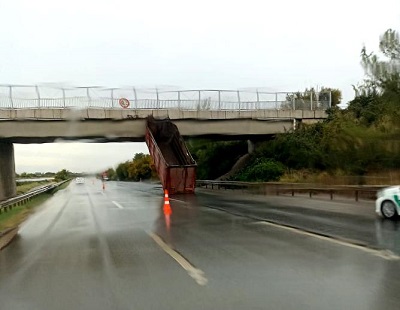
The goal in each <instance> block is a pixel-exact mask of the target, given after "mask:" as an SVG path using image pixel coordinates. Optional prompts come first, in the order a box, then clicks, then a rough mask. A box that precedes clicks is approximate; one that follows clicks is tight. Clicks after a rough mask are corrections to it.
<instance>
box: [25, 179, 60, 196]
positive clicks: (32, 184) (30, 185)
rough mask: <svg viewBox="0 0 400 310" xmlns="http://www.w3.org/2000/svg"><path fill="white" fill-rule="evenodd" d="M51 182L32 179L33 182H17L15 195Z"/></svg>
mask: <svg viewBox="0 0 400 310" xmlns="http://www.w3.org/2000/svg"><path fill="white" fill-rule="evenodd" d="M50 183H52V182H49V181H33V182H23V183H17V195H21V194H25V193H27V192H29V191H30V190H32V189H34V188H35V187H39V186H42V185H46V184H50Z"/></svg>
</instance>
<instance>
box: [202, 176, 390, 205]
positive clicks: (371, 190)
mask: <svg viewBox="0 0 400 310" xmlns="http://www.w3.org/2000/svg"><path fill="white" fill-rule="evenodd" d="M196 186H198V187H205V188H211V189H223V190H228V189H233V190H245V191H247V192H248V193H251V194H260V195H277V196H279V195H290V196H295V194H302V195H307V196H309V197H310V198H312V197H313V196H316V195H319V194H325V195H329V197H330V199H331V200H333V198H334V196H335V195H336V196H341V197H353V198H354V199H355V201H358V200H360V199H366V200H371V199H375V198H376V193H377V191H379V190H380V189H382V188H385V187H387V186H389V185H385V186H383V185H373V186H368V185H336V186H316V185H315V184H304V183H302V184H301V183H300V184H299V183H279V182H238V181H214V180H197V181H196Z"/></svg>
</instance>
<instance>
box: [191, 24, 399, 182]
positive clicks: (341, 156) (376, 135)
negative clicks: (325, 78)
mask: <svg viewBox="0 0 400 310" xmlns="http://www.w3.org/2000/svg"><path fill="white" fill-rule="evenodd" d="M379 50H380V53H381V55H382V56H380V57H379V56H378V54H376V53H374V52H367V49H366V47H364V48H363V49H362V50H361V64H362V67H363V69H364V72H365V79H364V80H363V81H362V82H361V83H360V84H359V85H357V86H353V87H354V90H355V97H354V99H353V100H351V101H350V102H349V103H348V107H347V108H346V109H340V108H338V106H337V105H338V104H339V103H340V100H341V92H340V90H337V89H332V88H326V89H329V90H330V91H332V107H331V108H330V109H329V110H328V111H327V114H328V118H327V119H326V120H325V121H324V122H321V123H317V124H313V125H302V126H301V127H300V128H298V129H297V130H290V131H287V132H285V133H283V134H278V135H276V136H275V137H274V139H271V140H269V141H261V142H258V143H257V147H256V151H255V152H254V153H253V154H251V155H250V156H249V159H248V161H247V165H246V166H245V167H244V168H243V169H242V170H241V171H239V172H238V173H236V174H235V175H234V176H232V177H231V179H233V180H242V181H274V180H279V179H280V177H281V176H282V175H283V174H284V173H285V172H287V171H291V170H301V169H306V170H309V171H326V172H328V173H332V174H334V173H337V172H340V173H343V174H351V175H365V174H367V173H369V172H373V171H382V170H388V169H396V168H399V167H400V139H399V134H400V123H399V114H400V39H399V33H398V32H396V31H394V30H392V29H389V30H387V31H386V32H385V33H384V34H383V35H382V36H381V37H380V44H379ZM307 94H309V92H308V91H307V90H306V91H305V92H304V93H298V94H296V96H297V98H301V96H307ZM305 99H306V98H305ZM189 147H190V148H191V151H192V152H193V157H194V158H195V159H196V160H197V162H198V165H199V167H198V176H199V178H204V179H213V178H216V177H218V176H220V175H222V174H223V173H225V172H226V170H229V168H228V167H229V166H230V167H231V164H232V162H234V161H235V160H237V159H238V158H240V156H242V155H243V154H244V153H245V150H244V149H243V147H244V146H243V142H218V143H216V142H212V143H211V142H210V141H208V142H205V141H202V142H192V143H191V144H190V143H189Z"/></svg>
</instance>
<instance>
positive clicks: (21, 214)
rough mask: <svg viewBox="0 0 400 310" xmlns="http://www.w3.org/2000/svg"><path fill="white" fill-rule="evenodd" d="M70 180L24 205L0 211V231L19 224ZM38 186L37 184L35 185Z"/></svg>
mask: <svg viewBox="0 0 400 310" xmlns="http://www.w3.org/2000/svg"><path fill="white" fill-rule="evenodd" d="M69 183H70V181H68V182H65V183H64V184H62V185H61V186H59V187H58V188H56V189H54V190H53V191H52V192H51V193H43V194H40V195H39V196H36V197H34V198H32V199H31V200H30V201H29V202H27V203H26V204H24V205H21V206H18V207H14V208H12V210H9V211H8V212H4V211H2V213H0V231H4V230H5V229H7V228H12V227H16V226H18V225H20V224H21V223H22V222H23V221H25V220H26V218H27V217H28V216H29V215H30V214H31V213H33V211H34V209H35V208H36V207H38V206H40V205H41V204H43V203H44V202H45V201H46V200H47V199H49V198H50V197H52V196H53V194H54V193H55V192H57V191H59V190H62V189H64V188H66V187H67V186H68V185H69ZM41 185H43V184H41ZM36 186H38V185H36Z"/></svg>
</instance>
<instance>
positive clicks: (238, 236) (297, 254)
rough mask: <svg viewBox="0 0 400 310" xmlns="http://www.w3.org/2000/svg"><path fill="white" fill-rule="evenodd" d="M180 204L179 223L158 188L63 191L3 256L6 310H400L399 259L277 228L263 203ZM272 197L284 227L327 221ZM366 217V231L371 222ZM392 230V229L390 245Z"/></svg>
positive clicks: (0, 288) (212, 200) (1, 302)
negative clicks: (292, 219) (290, 223)
mask: <svg viewBox="0 0 400 310" xmlns="http://www.w3.org/2000/svg"><path fill="white" fill-rule="evenodd" d="M173 198H174V200H171V206H172V215H171V216H168V214H167V215H165V214H164V208H163V197H162V190H161V188H160V187H159V186H156V185H149V184H143V183H136V184H135V183H117V182H108V183H107V187H106V190H105V192H103V191H102V190H101V185H100V182H99V181H96V182H95V183H94V184H92V181H89V180H87V182H86V184H84V185H76V184H71V185H70V186H69V187H68V188H67V189H66V190H63V191H60V192H58V193H57V194H56V195H55V196H54V197H53V198H52V199H50V200H48V201H47V203H46V204H45V205H44V206H43V207H42V208H41V209H40V211H39V212H37V213H36V214H35V215H33V216H32V217H31V218H30V219H29V220H28V221H27V222H26V223H25V224H24V225H23V226H22V228H21V230H20V233H19V236H18V237H17V239H16V240H15V242H13V243H12V244H11V245H9V246H8V247H7V248H6V249H4V250H3V251H1V252H0V309H1V310H8V309H10V310H19V309H29V310H36V309H40V310H46V309H69V310H70V309H300V310H301V309H398V308H399V302H400V296H399V295H400V294H399V291H400V261H399V260H397V259H396V258H394V257H390V259H387V258H385V257H381V256H380V255H379V254H380V252H379V251H368V250H365V249H363V248H362V247H353V246H351V245H347V244H342V243H338V242H335V241H333V240H328V239H324V238H319V237H316V236H313V235H310V234H304V233H302V232H296V231H292V230H288V229H286V228H280V227H276V226H274V225H269V224H265V222H262V221H260V218H261V217H262V216H268V214H261V213H260V212H263V211H262V210H260V208H261V205H260V204H261V202H260V201H257V202H254V203H251V202H249V200H247V199H245V197H241V198H237V197H236V198H235V197H234V196H233V195H229V197H228V196H226V195H225V196H221V195H219V194H217V195H215V194H208V193H206V192H199V194H198V195H196V196H183V197H173ZM265 199H266V205H267V206H270V207H271V208H270V209H273V208H276V209H277V211H271V212H270V215H271V214H273V213H275V214H280V216H281V218H279V220H281V221H283V217H284V216H286V219H287V218H290V216H289V215H290V214H292V217H294V216H295V215H299V218H300V220H299V221H298V222H299V223H300V224H301V225H306V224H307V220H306V218H307V212H311V213H312V215H311V214H310V217H315V218H318V214H315V213H313V212H314V211H310V210H314V209H312V208H311V209H307V208H305V209H299V208H297V209H296V208H295V207H294V205H295V203H293V206H291V202H293V200H290V199H288V200H287V202H286V203H285V204H283V207H285V206H286V209H279V210H280V213H279V210H278V206H274V203H272V202H269V204H268V201H267V200H268V199H267V198H265ZM207 205H208V206H209V207H206V206H207ZM232 206H233V207H232ZM210 207H211V208H210ZM280 207H282V205H280V206H279V208H280ZM290 207H291V208H290ZM216 208H222V209H224V208H225V209H227V210H228V209H229V210H228V211H229V212H232V211H233V212H234V213H238V214H239V211H240V210H239V209H240V208H242V210H241V211H240V212H241V213H243V214H244V213H245V212H247V214H246V216H237V215H233V214H230V213H228V212H224V211H221V210H218V209H216ZM243 208H246V209H245V210H244V209H243ZM307 210H308V211H307ZM306 211H307V212H306ZM167 213H168V212H167ZM253 214H255V215H253ZM282 214H283V215H282ZM261 215H262V216H261ZM300 215H302V217H301V216H300ZM328 215H329V216H330V217H333V215H332V212H331V213H329V214H327V213H324V212H322V213H321V216H320V217H321V221H323V220H325V221H327V222H328V223H330V225H331V226H335V225H334V222H335V221H336V220H335V219H332V221H331V222H329V221H328ZM360 218H361V222H360V223H359V224H358V225H359V227H363V224H362V221H364V220H365V219H368V218H370V216H369V215H368V216H361V217H360ZM338 222H340V221H338ZM356 222H357V221H356ZM309 223H310V222H309ZM297 224H298V223H297ZM392 224H393V223H392ZM367 225H368V224H367ZM394 225H396V224H394ZM391 227H392V228H390V229H389V228H386V227H385V226H383V228H382V227H381V229H383V231H385V233H383V234H381V238H384V239H385V238H386V239H387V241H386V242H387V243H388V244H390V245H392V244H393V243H395V241H394V239H393V238H395V237H396V235H397V229H396V227H395V226H393V225H392V226H391ZM393 227H394V228H393ZM370 228H371V227H368V228H365V230H366V231H368V230H369V229H370ZM340 230H342V229H340ZM391 238H392V239H391ZM393 248H396V246H394V247H393Z"/></svg>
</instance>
